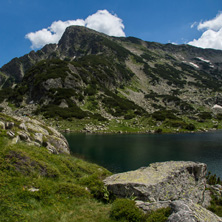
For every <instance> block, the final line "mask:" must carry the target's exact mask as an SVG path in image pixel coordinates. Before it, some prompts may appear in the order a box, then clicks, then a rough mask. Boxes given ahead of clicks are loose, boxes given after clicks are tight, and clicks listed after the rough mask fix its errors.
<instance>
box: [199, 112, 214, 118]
mask: <svg viewBox="0 0 222 222" xmlns="http://www.w3.org/2000/svg"><path fill="white" fill-rule="evenodd" d="M198 116H199V117H200V118H201V119H203V120H206V119H212V114H211V113H210V112H201V113H199V115H198Z"/></svg>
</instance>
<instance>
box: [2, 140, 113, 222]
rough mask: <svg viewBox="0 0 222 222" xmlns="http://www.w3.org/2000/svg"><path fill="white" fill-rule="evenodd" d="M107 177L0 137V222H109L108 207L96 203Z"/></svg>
mask: <svg viewBox="0 0 222 222" xmlns="http://www.w3.org/2000/svg"><path fill="white" fill-rule="evenodd" d="M107 175H110V172H108V171H107V170H106V169H104V168H102V167H99V166H97V165H95V164H91V163H87V162H85V161H83V160H80V159H77V158H75V157H73V156H66V155H52V154H49V153H48V151H47V150H46V149H45V148H38V147H34V146H29V145H26V144H24V143H20V144H17V145H11V144H10V141H9V140H8V139H7V138H6V137H4V136H0V187H1V189H0V206H1V207H0V215H1V219H0V220H1V221H84V222H85V221H112V220H111V219H110V218H109V212H110V207H111V205H110V204H104V203H103V202H102V201H101V200H102V199H103V196H104V193H105V190H104V187H103V184H102V182H101V181H102V178H104V177H105V176H107ZM30 188H35V189H39V191H36V192H31V191H29V189H30ZM103 191H104V192H103ZM98 199H100V201H99V200H98Z"/></svg>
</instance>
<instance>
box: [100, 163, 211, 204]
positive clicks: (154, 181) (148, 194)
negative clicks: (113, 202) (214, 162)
mask: <svg viewBox="0 0 222 222" xmlns="http://www.w3.org/2000/svg"><path fill="white" fill-rule="evenodd" d="M206 169H207V166H206V164H203V163H194V162H184V161H178V162H177V161H171V162H163V163H153V164H151V165H150V166H149V167H143V168H140V169H138V170H135V171H130V172H126V173H120V174H115V175H113V176H111V177H108V178H106V179H105V181H104V182H105V185H106V186H107V188H108V190H109V191H111V192H112V193H114V194H115V195H116V196H119V197H131V196H134V197H136V199H137V200H143V201H150V202H157V201H167V200H178V199H181V198H189V199H191V200H192V201H194V203H202V202H203V199H204V191H205V185H206V178H205V175H206Z"/></svg>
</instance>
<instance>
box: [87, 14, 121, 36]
mask: <svg viewBox="0 0 222 222" xmlns="http://www.w3.org/2000/svg"><path fill="white" fill-rule="evenodd" d="M85 22H86V27H88V28H91V29H94V30H96V31H99V32H103V33H105V34H107V35H110V36H125V33H124V31H123V29H124V25H123V23H122V20H121V19H120V18H118V17H117V15H112V14H110V13H109V12H108V11H107V10H99V11H98V12H97V13H95V14H93V15H90V16H89V17H88V18H87V19H86V20H85Z"/></svg>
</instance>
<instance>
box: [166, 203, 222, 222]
mask: <svg viewBox="0 0 222 222" xmlns="http://www.w3.org/2000/svg"><path fill="white" fill-rule="evenodd" d="M170 205H171V209H172V210H173V213H172V214H171V215H170V216H169V218H168V220H167V221H168V222H205V221H209V222H219V221H222V219H221V218H220V217H218V216H217V215H215V214H214V213H212V212H210V211H209V210H207V209H205V208H203V207H202V206H200V205H199V204H195V203H193V202H192V201H191V200H176V201H173V202H172V203H171V204H170Z"/></svg>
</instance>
